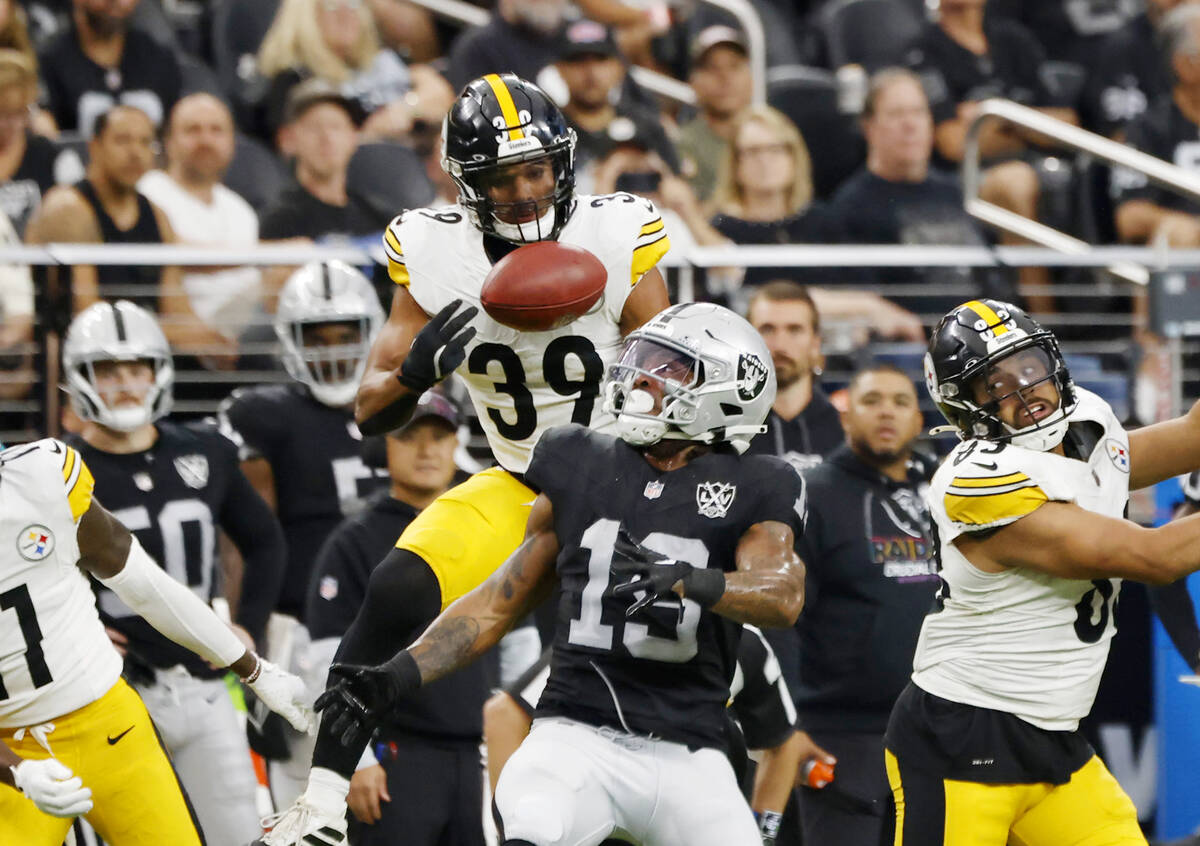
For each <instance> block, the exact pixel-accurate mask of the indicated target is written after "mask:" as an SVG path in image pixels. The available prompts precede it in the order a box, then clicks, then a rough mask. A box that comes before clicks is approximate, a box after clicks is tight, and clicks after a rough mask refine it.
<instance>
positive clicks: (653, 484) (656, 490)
mask: <svg viewBox="0 0 1200 846" xmlns="http://www.w3.org/2000/svg"><path fill="white" fill-rule="evenodd" d="M664 487H665V485H663V483H662V482H660V481H658V480H657V479H655V480H653V481H650V482H647V483H646V487H645V489H644V490H643V491H642V496H644V497H646V499H658V498H659V497H660V496H662V492H663V488H664Z"/></svg>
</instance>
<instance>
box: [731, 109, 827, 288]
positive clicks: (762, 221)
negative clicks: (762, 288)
mask: <svg viewBox="0 0 1200 846" xmlns="http://www.w3.org/2000/svg"><path fill="white" fill-rule="evenodd" d="M812 195H813V187H812V163H811V161H810V159H809V156H808V148H807V147H806V146H805V145H804V139H803V138H801V137H800V131H799V130H798V129H796V126H795V124H793V123H792V122H791V121H790V120H788V118H787V116H785V115H784V114H783V113H781V112H779V111H777V110H775V109H773V108H771V107H770V106H764V105H758V106H751V107H750V108H748V109H746V110H745V111H743V112H742V113H741V116H740V117H739V118H738V120H737V122H736V123H735V125H734V130H733V135H732V137H731V143H730V145H729V148H728V150H727V151H726V154H725V158H724V161H723V162H722V164H721V170H720V175H719V176H718V178H717V189H716V192H715V194H714V195H713V201H714V203H715V205H716V210H717V215H716V217H714V218H713V222H712V224H713V227H714V228H715V229H716V230H717V231H718V232H720V233H721V234H722V235H724V236H725V237H726V238H728V239H729V240H731V241H733V242H734V243H735V244H829V243H834V242H836V241H839V240H841V239H840V235H841V232H840V230H838V228H837V226H836V223H835V221H834V220H833V218H832V217H831V216H830V214H829V212H828V210H827V209H826V208H825V207H824V206H822V205H820V204H818V203H813V202H812ZM781 277H787V278H795V279H797V280H799V281H816V280H817V279H821V278H824V279H827V278H828V277H829V273H828V271H825V272H822V271H821V270H819V269H810V268H803V269H800V268H797V269H790V268H750V269H749V270H747V272H746V279H745V281H744V283H743V284H744V285H747V286H753V285H759V284H762V283H763V282H765V281H767V280H768V279H773V278H781Z"/></svg>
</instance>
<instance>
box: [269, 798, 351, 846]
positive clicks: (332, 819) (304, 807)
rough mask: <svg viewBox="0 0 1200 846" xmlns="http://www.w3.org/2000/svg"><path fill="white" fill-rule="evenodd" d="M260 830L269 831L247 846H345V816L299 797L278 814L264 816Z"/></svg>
mask: <svg viewBox="0 0 1200 846" xmlns="http://www.w3.org/2000/svg"><path fill="white" fill-rule="evenodd" d="M262 825H263V828H269V829H271V830H270V831H269V832H267V833H266V834H264V835H263V836H262V837H261V838H259V839H258V840H255V841H253V842H252V843H251V844H250V846H344V844H345V843H346V817H345V814H343V815H342V816H340V817H336V816H334V815H333V814H329V813H326V812H323V811H321V810H319V809H318V808H317V807H315V806H314V805H311V804H309V803H308V802H306V801H305V800H304V797H303V796H301V797H300V798H299V799H297V800H296V801H295V803H294V804H293V805H292V806H291V807H290V808H288V809H287V810H286V811H283V812H281V813H278V814H273V815H271V816H269V817H265V818H264V819H263V821H262Z"/></svg>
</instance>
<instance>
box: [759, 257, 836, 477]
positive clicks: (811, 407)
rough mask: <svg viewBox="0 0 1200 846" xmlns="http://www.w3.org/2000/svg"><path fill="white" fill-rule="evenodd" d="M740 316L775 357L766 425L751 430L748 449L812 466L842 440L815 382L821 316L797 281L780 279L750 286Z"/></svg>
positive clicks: (833, 414) (832, 411)
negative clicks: (771, 401)
mask: <svg viewBox="0 0 1200 846" xmlns="http://www.w3.org/2000/svg"><path fill="white" fill-rule="evenodd" d="M746 319H747V320H748V321H750V325H751V326H753V327H754V328H755V329H757V330H758V334H760V335H762V336H763V340H764V341H766V342H767V349H768V350H770V351H771V360H772V361H773V362H774V363H775V381H776V384H777V386H778V387H777V389H776V393H775V403H774V405H773V406H772V407H771V411H770V413H769V414H767V431H766V432H764V433H762V434H761V435H757V436H755V438H754V440H752V441H750V447H749V449H748V450H747V452H748V453H749V454H757V455H775V456H778V457H779V458H782V459H784V460H785V461H787V462H788V463H789V464H791V465H792V466H793V467H795V468H796V470H797V471H800V470H805V469H807V468H809V467H815V466H816V465H818V464H820V463H821V461H822V460H823V459H824V458H825V456H826V455H828V454H829V453H830V452H832V451H833V450H835V449H836V448H837V447H839V446H841V445H842V443H844V442H845V436H844V435H843V434H842V423H841V420H840V419H839V417H838V412H837V409H836V408H834V407H833V405H832V404H831V403H830V402H829V397H828V396H826V395H825V392H824V391H822V390H821V386H820V385H818V384H817V378H816V375H817V374H818V373H819V372H820V364H821V361H822V358H821V319H820V315H818V313H817V304H816V303H815V302H813V298H812V296H811V294H810V293H809V292H808V290H807V289H806V288H805V287H804V286H803V285H798V284H796V283H795V282H788V281H786V280H780V281H777V282H769V283H767V284H766V285H763V286H762V287H761V288H759V289H758V290H757V291H755V292H754V296H753V297H752V298H751V299H750V307H749V308H748V309H747V310H746Z"/></svg>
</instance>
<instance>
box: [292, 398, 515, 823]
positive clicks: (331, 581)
mask: <svg viewBox="0 0 1200 846" xmlns="http://www.w3.org/2000/svg"><path fill="white" fill-rule="evenodd" d="M459 422H460V419H459V414H458V410H457V409H456V408H455V407H454V406H453V405H452V404H451V403H450V401H449V400H447V399H446V398H445V397H443V396H442V395H441V394H438V393H435V392H433V391H430V392H427V393H426V394H425V395H423V396H422V397H421V399H420V401H419V402H418V404H417V407H416V410H415V411H414V412H413V416H412V418H411V419H410V420H409V421H408V423H407V424H405V425H404V427H403V428H401V429H399V430H398V431H395V432H392V433H391V434H390V435H388V436H387V437H386V439H384V440H386V450H387V459H386V460H387V468H388V471H389V473H390V475H391V480H392V483H391V488H390V490H388V492H387V495H383V496H377V497H376V498H374V499H373V500H371V501H370V502H369V503H368V507H367V508H365V509H364V510H363V511H361V512H360V513H358V514H357V515H355V516H352V517H349V518H347V519H346V520H345V521H344V522H343V523H342V524H341V525H340V526H339V527H338V528H337V529H335V530H334V532H333V533H332V534H331V535H330V536H329V538H328V539H327V540H326V542H325V544H324V546H323V547H322V548H321V552H320V553H319V554H318V556H317V561H316V565H315V566H314V569H313V578H312V581H311V582H310V584H309V590H308V608H307V613H306V615H305V616H306V620H307V626H308V630H309V633H310V635H311V636H312V644H311V646H310V652H309V657H310V661H311V663H312V664H313V667H314V669H313V671H312V672H311V673H309V674H307V675H309V678H307V679H306V681H309V682H310V683H313V684H315V686H316V687H317V688H318V689H319V688H320V687H321V686H322V685H323V683H324V680H325V673H326V671H327V669H328V667H329V662H330V660H331V659H332V658H333V654H334V651H335V650H336V649H337V645H338V642H339V641H340V639H341V637H342V636H343V635H344V634H345V633H346V630H347V629H349V628H350V626H351V625H352V624H353V622H354V619H355V617H356V616H357V615H358V610H359V607H360V606H361V605H362V603H363V601H364V600H365V598H366V596H367V582H368V580H369V579H370V578H371V574H372V572H373V571H374V569H375V566H376V565H377V564H379V562H381V561H382V560H383V559H384V556H385V555H387V553H388V551H389V550H390V549H391V548H392V547H393V546H395V543H396V538H398V537H399V536H400V533H401V532H402V531H404V528H405V527H406V526H407V525H408V524H409V522H410V521H411V520H412V519H413V518H414V517H415V516H416V515H417V512H418V511H420V510H421V509H422V508H424V507H425V506H426V505H428V504H429V503H430V502H432V501H433V500H434V498H436V497H437V496H438V495H439V494H441V493H443V492H444V491H445V490H446V489H447V488H448V487H449V486H450V484H451V482H452V481H453V479H454V475H455V471H456V469H457V468H456V467H455V464H454V452H455V449H456V448H457V447H458V437H457V432H458V426H459ZM388 596H392V597H394V596H395V594H394V593H388ZM434 611H436V609H434ZM533 657H536V653H535V654H534V656H533ZM488 669H489V668H488V666H487V662H483V663H482V664H481V665H480V666H479V667H477V668H472V669H470V670H467V671H466V672H463V673H455V674H454V675H453V676H451V677H449V678H447V679H446V680H445V681H444V682H439V683H437V684H435V685H431V686H430V687H429V688H428V689H427V690H423V691H422V692H421V693H420V694H419V695H417V696H414V697H412V698H411V699H409V700H406V705H405V707H404V708H403V709H401V710H398V711H397V712H396V713H395V715H394V717H393V719H392V721H391V723H390V724H389V725H388V726H386V727H385V728H384V730H383V731H382V732H381V736H380V739H381V742H380V743H378V744H376V745H375V746H374V747H373V748H371V749H366V750H364V753H363V758H362V761H361V762H360V763H359V769H358V772H356V773H355V774H354V777H353V778H352V779H351V782H350V796H349V805H350V808H351V810H352V811H353V818H352V824H353V825H355V826H356V827H357V828H358V829H359V834H358V835H357V836H356V837H355V839H354V841H353V842H355V843H358V844H363V846H370V844H384V843H389V844H390V843H395V842H397V839H398V838H403V840H404V842H405V843H411V844H414V846H421V844H428V846H434V844H436V843H437V842H438V836H439V833H440V832H442V831H443V830H445V831H447V832H450V831H457V832H458V835H456V837H451V838H450V839H451V840H453V842H455V843H462V844H475V843H476V842H478V845H479V846H482V844H483V840H482V837H483V835H482V816H481V814H482V811H481V809H482V807H483V797H482V788H481V779H480V773H479V741H480V738H481V736H482V731H483V726H482V711H481V709H482V706H483V702H484V701H485V700H486V699H487V696H488V693H489V691H490V689H491V684H494V683H495V679H494V678H492V679H490V680H489V677H488ZM492 671H493V672H494V667H493V668H492ZM295 752H296V750H293V755H292V758H293V760H300V761H302V762H304V768H305V770H307V762H308V760H309V755H308V754H299V755H297V754H295ZM460 786H461V789H460Z"/></svg>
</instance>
